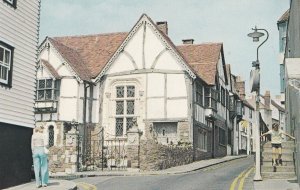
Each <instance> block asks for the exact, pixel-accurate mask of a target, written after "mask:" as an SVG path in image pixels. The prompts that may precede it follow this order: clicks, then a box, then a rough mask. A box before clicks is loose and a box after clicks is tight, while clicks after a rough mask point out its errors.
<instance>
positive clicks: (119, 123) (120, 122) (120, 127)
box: [116, 118, 123, 136]
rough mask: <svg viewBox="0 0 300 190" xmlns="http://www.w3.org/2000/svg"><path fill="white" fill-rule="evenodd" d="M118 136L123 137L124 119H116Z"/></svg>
mask: <svg viewBox="0 0 300 190" xmlns="http://www.w3.org/2000/svg"><path fill="white" fill-rule="evenodd" d="M116 136H123V118H116Z"/></svg>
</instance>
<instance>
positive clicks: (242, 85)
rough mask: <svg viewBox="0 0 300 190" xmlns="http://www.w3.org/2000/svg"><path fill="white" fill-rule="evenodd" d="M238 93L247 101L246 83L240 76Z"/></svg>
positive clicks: (237, 81) (237, 79)
mask: <svg viewBox="0 0 300 190" xmlns="http://www.w3.org/2000/svg"><path fill="white" fill-rule="evenodd" d="M236 91H237V93H238V94H239V97H240V98H241V99H242V100H245V96H246V93H245V81H243V80H242V78H241V77H240V76H237V77H236Z"/></svg>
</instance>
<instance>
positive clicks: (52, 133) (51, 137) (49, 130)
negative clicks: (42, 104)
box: [48, 125, 54, 147]
mask: <svg viewBox="0 0 300 190" xmlns="http://www.w3.org/2000/svg"><path fill="white" fill-rule="evenodd" d="M48 132H49V134H48V137H49V139H48V140H49V142H48V144H49V147H52V146H54V127H53V126H52V125H51V126H49V128H48Z"/></svg>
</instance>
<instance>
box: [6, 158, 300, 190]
mask: <svg viewBox="0 0 300 190" xmlns="http://www.w3.org/2000/svg"><path fill="white" fill-rule="evenodd" d="M246 157H247V156H246V155H242V156H225V157H223V158H215V159H208V160H201V161H197V162H193V163H190V164H187V165H182V166H176V167H172V168H168V169H165V170H160V171H140V170H139V169H129V168H128V169H127V170H117V169H112V170H104V171H85V172H76V173H74V174H62V173H61V174H59V173H58V174H52V175H51V179H50V183H49V185H48V187H46V188H42V189H46V190H54V189H55V190H57V189H59V190H64V189H66V190H73V189H74V190H75V189H76V188H77V185H76V183H75V182H73V181H69V180H72V179H77V178H83V177H95V176H144V175H168V174H184V173H189V172H192V171H197V170H201V169H204V168H207V167H210V166H213V165H217V164H221V163H224V162H228V161H232V160H236V159H241V158H246ZM253 175H254V174H252V175H250V176H249V177H250V178H251V177H253ZM32 189H36V187H35V182H34V181H33V182H30V183H26V184H23V185H19V186H15V187H12V188H9V189H8V190H32ZM269 189H272V190H300V188H299V185H298V183H297V180H296V179H267V180H263V181H255V182H254V190H269Z"/></svg>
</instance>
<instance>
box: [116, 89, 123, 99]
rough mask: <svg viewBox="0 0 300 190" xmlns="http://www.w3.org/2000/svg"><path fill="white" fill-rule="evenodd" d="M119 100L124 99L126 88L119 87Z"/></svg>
mask: <svg viewBox="0 0 300 190" xmlns="http://www.w3.org/2000/svg"><path fill="white" fill-rule="evenodd" d="M116 89H117V98H123V97H124V86H117V88H116Z"/></svg>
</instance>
